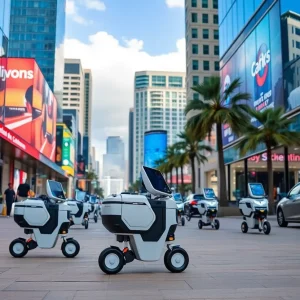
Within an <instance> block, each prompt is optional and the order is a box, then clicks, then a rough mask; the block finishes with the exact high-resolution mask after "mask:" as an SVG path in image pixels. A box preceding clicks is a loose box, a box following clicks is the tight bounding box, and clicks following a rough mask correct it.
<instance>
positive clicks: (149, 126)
mask: <svg viewBox="0 0 300 300" xmlns="http://www.w3.org/2000/svg"><path fill="white" fill-rule="evenodd" d="M134 82H135V90H134V133H133V137H134V138H133V143H134V147H133V149H134V160H133V165H134V170H133V172H134V178H133V181H135V180H137V179H138V178H139V174H140V171H141V167H142V165H143V162H144V133H145V131H149V130H159V129H163V130H167V132H168V145H172V144H174V143H175V142H177V141H178V137H177V134H179V133H180V132H181V131H182V130H183V129H184V125H185V115H184V108H185V106H186V89H185V73H182V72H157V71H143V72H136V73H135V81H134Z"/></svg>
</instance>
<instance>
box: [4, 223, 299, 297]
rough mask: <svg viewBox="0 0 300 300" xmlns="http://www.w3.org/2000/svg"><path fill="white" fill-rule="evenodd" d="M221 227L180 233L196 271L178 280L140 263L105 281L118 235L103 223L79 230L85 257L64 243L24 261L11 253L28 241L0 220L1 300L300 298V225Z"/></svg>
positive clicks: (190, 226)
mask: <svg viewBox="0 0 300 300" xmlns="http://www.w3.org/2000/svg"><path fill="white" fill-rule="evenodd" d="M220 222H221V228H220V230H219V231H214V230H212V229H210V228H208V227H207V228H205V229H202V230H199V229H198V228H197V220H196V219H193V220H192V221H191V222H188V223H187V225H186V226H185V227H181V226H178V229H177V232H176V240H177V242H178V243H180V244H181V246H182V247H183V248H185V249H186V250H187V252H188V253H189V257H190V264H189V267H188V268H187V270H186V271H185V272H184V273H181V274H171V273H169V272H168V271H167V270H166V268H165V267H164V264H163V261H159V262H156V263H143V262H138V261H134V262H133V263H131V264H129V265H126V266H124V269H123V270H122V271H121V273H120V274H118V275H114V276H108V275H104V274H103V273H102V272H101V270H100V268H99V266H98V256H99V253H100V252H101V251H102V250H103V249H104V248H106V247H107V246H109V245H111V244H115V242H114V236H113V235H112V234H110V233H109V232H107V231H106V230H105V229H104V228H103V226H102V223H101V222H100V223H99V222H98V223H97V224H95V223H94V222H93V221H91V222H90V228H89V229H88V230H85V229H84V228H83V227H79V226H77V227H76V226H74V227H72V229H71V230H70V234H69V236H73V237H74V238H76V239H77V240H78V241H79V243H80V246H81V251H80V253H79V255H78V256H77V257H76V258H75V259H67V258H64V257H63V255H62V253H61V251H60V245H61V241H59V242H58V245H57V246H56V248H55V249H50V250H41V249H38V248H37V249H35V250H33V251H30V252H29V253H28V254H27V256H26V257H24V258H22V259H16V258H12V257H11V256H10V254H9V252H8V246H9V243H10V242H11V240H13V239H14V238H16V237H19V236H20V237H22V236H24V235H23V232H22V229H21V228H19V227H18V226H17V225H16V224H15V223H14V221H13V219H11V218H10V219H8V218H3V217H1V218H0V228H1V234H0V300H16V299H17V300H42V299H43V300H50V299H51V300H61V299H64V300H67V299H68V300H72V299H74V300H75V299H76V300H85V299H93V300H97V299H99V300H104V299H109V300H115V299H122V300H127V299H130V300H139V299H141V300H146V299H147V300H160V299H174V300H175V299H184V300H186V299H210V300H212V299H248V300H250V299H252V300H254V299H255V300H259V299H269V300H279V299H280V300H299V299H300V226H295V227H289V228H279V227H278V226H277V224H276V222H275V220H272V221H271V225H272V231H271V234H270V235H269V236H265V235H264V234H259V233H258V232H257V231H254V232H251V233H248V234H242V233H241V231H240V224H241V219H239V218H225V219H224V218H222V219H220Z"/></svg>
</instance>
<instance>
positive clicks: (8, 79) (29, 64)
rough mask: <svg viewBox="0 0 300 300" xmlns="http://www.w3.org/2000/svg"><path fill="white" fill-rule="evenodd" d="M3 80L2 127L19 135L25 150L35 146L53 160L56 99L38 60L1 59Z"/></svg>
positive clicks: (1, 78)
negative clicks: (37, 62)
mask: <svg viewBox="0 0 300 300" xmlns="http://www.w3.org/2000/svg"><path fill="white" fill-rule="evenodd" d="M0 81H1V84H0V93H4V97H2V94H1V95H0V123H1V124H2V126H1V128H3V129H4V130H8V132H12V133H13V134H14V135H16V136H17V137H18V140H19V145H17V146H18V147H21V148H22V150H23V151H24V152H26V153H29V154H32V153H31V152H32V151H31V152H28V151H27V148H28V149H29V150H30V149H31V148H33V149H36V150H37V151H38V152H39V153H41V154H43V155H45V156H46V157H47V158H49V159H50V160H51V161H53V162H54V161H55V144H56V114H57V101H56V99H55V97H54V95H53V93H52V91H51V89H50V88H49V86H48V84H47V82H46V81H45V78H44V76H43V74H42V73H41V70H40V69H39V67H38V65H37V64H36V62H35V60H34V59H27V58H7V59H2V60H1V65H0ZM3 91H5V92H3Z"/></svg>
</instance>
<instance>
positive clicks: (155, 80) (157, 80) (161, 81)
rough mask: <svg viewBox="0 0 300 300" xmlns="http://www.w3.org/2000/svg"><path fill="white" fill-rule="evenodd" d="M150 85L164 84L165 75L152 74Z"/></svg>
mask: <svg viewBox="0 0 300 300" xmlns="http://www.w3.org/2000/svg"><path fill="white" fill-rule="evenodd" d="M152 86H166V76H152ZM142 95H143V94H142ZM142 97H143V96H142Z"/></svg>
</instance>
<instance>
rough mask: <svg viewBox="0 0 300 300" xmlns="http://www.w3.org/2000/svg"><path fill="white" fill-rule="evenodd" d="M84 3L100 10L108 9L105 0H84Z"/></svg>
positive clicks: (87, 6)
mask: <svg viewBox="0 0 300 300" xmlns="http://www.w3.org/2000/svg"><path fill="white" fill-rule="evenodd" d="M82 2H83V4H84V5H85V6H86V8H88V9H96V10H99V11H104V10H106V6H105V4H104V2H102V1H99V0H83V1H82Z"/></svg>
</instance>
